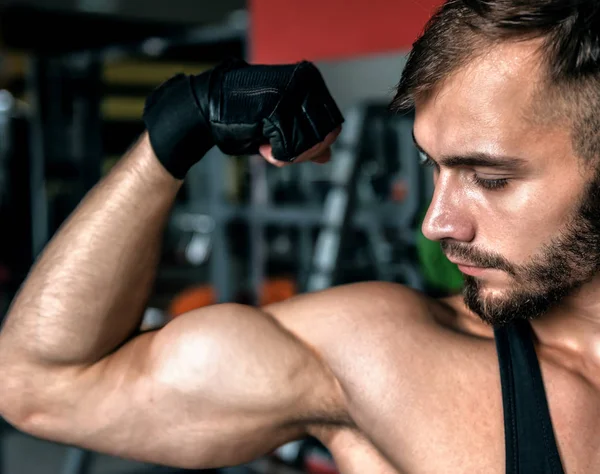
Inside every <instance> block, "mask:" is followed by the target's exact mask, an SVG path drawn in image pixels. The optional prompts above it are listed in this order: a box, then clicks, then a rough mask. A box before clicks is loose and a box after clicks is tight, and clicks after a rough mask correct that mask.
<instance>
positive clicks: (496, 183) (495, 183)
mask: <svg viewBox="0 0 600 474" xmlns="http://www.w3.org/2000/svg"><path fill="white" fill-rule="evenodd" d="M473 181H474V182H475V184H477V185H478V186H481V187H482V188H484V189H488V190H491V191H495V190H498V189H502V188H504V187H506V186H507V185H508V178H500V179H483V178H480V177H479V176H477V175H473Z"/></svg>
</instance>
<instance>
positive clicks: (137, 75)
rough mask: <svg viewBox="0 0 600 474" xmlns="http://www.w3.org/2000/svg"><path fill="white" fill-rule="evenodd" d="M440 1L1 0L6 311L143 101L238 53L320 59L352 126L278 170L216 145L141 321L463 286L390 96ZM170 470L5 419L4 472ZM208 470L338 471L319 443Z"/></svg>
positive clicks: (110, 159)
mask: <svg viewBox="0 0 600 474" xmlns="http://www.w3.org/2000/svg"><path fill="white" fill-rule="evenodd" d="M439 3H441V2H440V1H435V0H400V1H396V2H391V1H385V0H384V1H377V2H373V1H367V0H359V1H354V2H345V1H343V0H303V1H286V2H280V1H278V0H249V1H248V2H246V1H245V0H220V1H219V2H211V1H207V0H203V1H197V0H196V1H191V0H170V1H169V2H164V1H161V0H148V1H144V2H137V1H133V0H132V1H129V0H37V1H25V0H22V1H12V2H9V1H3V2H0V5H1V6H2V10H0V222H1V224H0V229H1V232H0V320H1V319H2V316H4V315H5V313H6V312H7V310H8V308H9V305H10V303H11V301H12V299H13V298H14V296H15V294H16V292H17V291H18V289H19V286H20V285H21V283H22V282H23V280H24V279H25V277H26V276H27V273H28V271H29V269H30V268H31V266H32V264H33V262H34V261H35V259H36V258H37V256H38V255H39V254H40V252H41V251H42V250H43V248H44V247H45V245H46V244H47V242H48V241H49V240H50V239H51V238H52V236H53V234H54V233H55V232H56V231H57V230H58V229H59V227H60V226H61V224H62V223H63V222H64V221H65V219H66V218H67V217H68V216H69V214H70V213H71V212H72V211H73V210H74V209H75V208H76V206H77V205H78V203H79V202H80V201H81V199H82V198H83V197H84V196H85V195H86V193H87V192H88V191H89V190H90V189H91V188H92V187H93V186H94V185H95V184H96V183H97V182H98V181H99V180H101V179H102V178H103V176H105V175H106V174H107V173H109V172H110V170H111V168H112V167H113V166H114V165H115V163H117V162H118V160H119V159H120V157H121V156H122V155H123V154H124V153H125V152H126V151H127V150H128V148H129V147H130V146H131V144H132V143H133V142H134V141H135V139H136V138H137V137H138V136H139V134H140V133H141V132H142V131H143V129H144V125H143V123H142V120H141V117H142V110H143V107H144V100H145V98H146V96H147V95H148V94H149V93H150V92H151V91H152V90H153V89H154V88H156V87H157V86H158V85H159V84H160V83H162V82H163V81H165V80H166V79H168V78H169V77H170V76H172V75H173V74H176V73H178V72H184V73H187V74H197V73H200V72H202V71H204V70H207V69H208V68H210V67H212V66H214V65H215V64H217V63H219V62H220V61H222V60H224V59H226V58H229V57H237V58H243V59H245V60H247V61H249V62H253V63H265V64H267V63H268V64H277V63H281V64H284V63H291V62H295V61H299V60H309V61H313V62H314V63H315V64H316V65H317V67H318V68H319V70H320V71H321V73H322V75H323V77H324V79H325V81H326V83H327V85H328V87H329V89H330V91H331V94H332V95H333V97H334V98H335V100H336V102H337V103H338V105H339V107H340V109H341V111H342V113H343V115H344V118H345V123H344V127H343V131H342V134H341V135H340V138H339V140H337V142H336V143H335V144H334V146H333V149H332V152H333V154H332V159H331V161H330V162H329V163H327V164H324V165H315V164H306V165H300V166H290V167H285V168H283V169H278V168H276V167H274V166H271V165H269V164H268V163H267V162H266V161H265V160H263V159H262V158H261V157H260V156H225V155H224V154H223V153H222V152H221V151H220V150H219V149H217V148H214V149H212V150H210V152H209V153H208V154H209V156H207V157H206V158H204V159H203V160H202V161H201V162H199V163H198V164H197V165H195V166H194V167H193V168H192V169H191V170H190V173H189V174H188V176H187V178H186V181H185V184H184V186H183V187H182V189H181V192H180V193H179V194H178V197H177V200H176V204H175V206H174V208H173V211H172V213H171V216H170V219H169V222H168V224H167V228H166V231H165V235H164V242H163V248H162V253H161V260H160V264H159V269H158V273H157V276H156V281H155V284H154V289H153V292H152V294H151V296H150V299H149V301H148V305H147V310H146V312H145V314H144V317H143V322H142V327H141V329H142V330H147V329H153V328H157V327H162V326H164V325H166V324H168V323H169V322H170V321H171V320H173V319H174V318H177V317H178V316H180V315H181V314H183V313H185V312H187V311H190V310H192V309H195V308H200V307H203V306H207V305H211V304H216V303H222V302H238V303H244V304H248V305H266V304H269V303H273V302H276V301H281V300H285V299H287V298H290V297H292V296H294V295H296V294H300V293H305V292H313V291H319V290H322V289H325V288H328V287H331V286H334V285H340V284H346V283H352V282H359V281H369V280H378V281H390V282H398V283H402V284H404V285H407V286H410V287H412V288H415V289H418V290H420V291H423V292H425V293H427V294H430V295H435V296H443V295H450V294H453V293H456V292H459V291H460V289H461V285H462V277H461V273H460V272H459V271H458V269H457V268H456V266H455V265H454V264H452V263H451V262H449V261H448V260H447V259H446V258H445V256H444V254H443V253H442V252H441V249H440V248H439V245H438V244H436V243H433V242H430V241H428V240H427V239H425V238H424V236H423V235H422V233H421V222H422V220H423V218H424V213H425V211H426V209H427V206H428V203H429V201H430V199H431V196H432V192H433V182H432V169H431V168H428V167H423V166H421V164H420V162H419V153H418V151H417V149H416V148H415V146H414V143H413V137H412V120H413V119H412V116H411V114H410V113H407V114H404V115H401V116H399V115H397V114H393V113H391V112H390V110H389V107H388V106H389V103H390V100H391V97H392V94H393V91H394V87H395V86H396V84H397V82H398V80H399V78H400V74H401V72H402V68H403V65H404V63H405V60H406V56H407V52H408V51H409V49H410V46H411V44H412V42H413V41H414V40H415V39H416V37H417V35H418V33H419V31H420V30H421V28H422V27H423V25H424V23H425V22H426V20H427V18H428V16H429V15H430V14H431V13H432V11H433V9H434V8H435V7H436V6H437V5H438V4H439ZM433 268H435V271H432V269H433ZM167 472H169V473H175V472H184V471H181V470H176V469H174V468H168V467H165V466H153V465H146V464H143V463H138V462H133V461H129V460H125V459H120V458H116V457H111V456H107V455H104V454H102V453H95V452H89V451H85V450H82V449H79V448H76V447H71V446H66V445H61V444H57V443H50V442H47V441H43V440H40V439H36V438H34V437H31V436H28V435H25V434H24V433H20V432H19V431H18V430H16V429H15V428H14V427H12V426H11V425H10V424H8V423H5V422H3V421H2V420H1V419H0V473H1V474H36V473H44V474H54V473H56V474H59V473H60V474H117V473H118V474H129V473H131V474H134V473H136V474H142V473H167ZM185 472H190V471H185ZM198 472H199V471H198ZM201 472H207V473H208V472H209V471H201ZM210 472H218V473H219V474H226V473H229V474H233V473H239V474H242V473H247V474H251V473H262V474H267V473H270V474H276V473H279V474H286V473H289V474H292V473H302V472H306V473H313V474H317V473H320V474H325V473H336V472H338V471H337V470H336V466H335V463H334V462H333V460H332V458H331V456H330V455H329V453H328V452H327V450H326V449H325V448H324V447H323V446H322V445H320V443H319V442H318V441H317V440H314V439H310V438H309V439H305V440H299V441H296V442H293V443H289V444H286V445H283V446H281V447H280V448H278V449H277V450H276V451H274V452H273V453H272V454H271V455H270V456H267V457H264V458H261V459H258V460H256V461H255V462H252V463H250V464H248V465H244V466H239V467H235V468H227V469H219V470H217V471H210Z"/></svg>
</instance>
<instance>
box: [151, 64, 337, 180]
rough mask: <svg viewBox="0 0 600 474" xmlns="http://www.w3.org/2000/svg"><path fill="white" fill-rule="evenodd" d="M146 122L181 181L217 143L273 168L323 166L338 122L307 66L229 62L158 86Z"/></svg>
mask: <svg viewBox="0 0 600 474" xmlns="http://www.w3.org/2000/svg"><path fill="white" fill-rule="evenodd" d="M144 121H145V123H146V126H147V128H148V132H149V136H150V141H151V143H152V146H153V148H154V150H155V152H156V154H157V156H158V158H159V160H161V162H162V163H163V164H164V165H165V167H166V168H167V169H168V170H169V171H171V172H172V174H174V175H176V176H182V175H185V173H186V172H187V170H188V169H189V167H191V166H192V165H193V164H194V163H195V162H196V161H198V160H199V159H200V158H201V157H202V156H203V155H204V154H205V153H206V151H207V150H208V149H209V148H211V147H212V146H215V145H216V146H218V147H219V148H220V149H221V150H222V151H223V152H224V153H226V154H228V155H245V154H256V153H259V152H260V153H261V154H262V155H263V156H264V157H265V158H266V159H267V160H268V161H269V162H271V163H273V164H275V165H277V166H282V165H284V164H286V163H291V162H295V161H307V160H313V161H317V162H324V161H327V159H328V155H329V146H330V145H331V144H332V143H333V141H334V140H335V138H336V137H337V134H338V133H339V131H340V126H341V124H342V123H343V121H344V119H343V117H342V114H341V112H340V111H339V109H338V107H337V105H336V103H335V101H334V100H333V98H332V97H331V94H330V93H329V91H328V89H327V86H326V85H325V82H324V80H323V78H322V76H321V74H320V72H319V71H318V69H317V68H316V67H315V66H314V65H313V64H311V63H309V62H306V61H303V62H300V63H297V64H290V65H281V66H264V65H256V66H253V65H249V64H248V63H246V62H244V61H241V60H231V61H227V62H224V63H222V64H220V65H219V66H217V67H215V68H214V69H211V70H209V71H207V72H205V73H202V74H200V75H197V76H186V75H182V74H179V75H177V76H175V77H173V78H171V79H170V80H169V81H167V82H166V83H164V84H163V85H161V86H160V87H159V88H158V89H157V90H156V91H154V92H153V94H152V95H151V96H150V97H149V98H148V100H147V102H146V108H145V110H144Z"/></svg>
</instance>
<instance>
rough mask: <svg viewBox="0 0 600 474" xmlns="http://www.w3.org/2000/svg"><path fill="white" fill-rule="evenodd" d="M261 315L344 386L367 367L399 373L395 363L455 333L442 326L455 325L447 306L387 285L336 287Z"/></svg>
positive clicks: (305, 295)
mask: <svg viewBox="0 0 600 474" xmlns="http://www.w3.org/2000/svg"><path fill="white" fill-rule="evenodd" d="M263 309H264V311H265V312H266V313H268V314H270V315H271V316H273V318H274V319H275V320H276V321H278V322H279V324H281V325H282V326H283V327H284V328H285V329H286V330H288V331H289V332H291V333H292V334H293V335H294V336H296V337H297V338H298V339H300V340H301V341H302V342H304V343H305V344H306V345H308V346H310V347H311V348H312V349H314V350H315V351H316V352H317V353H318V354H319V355H320V356H321V358H322V359H323V360H324V361H325V362H326V363H327V365H328V366H329V367H330V368H331V369H332V370H333V371H334V373H335V374H336V375H337V376H338V378H340V379H342V380H352V379H355V377H358V378H359V379H362V378H363V377H364V375H361V373H364V368H365V367H364V366H365V365H366V364H368V365H374V366H377V367H380V368H382V370H388V369H391V367H388V366H387V365H388V363H389V364H392V365H394V366H395V370H393V372H394V373H397V372H398V370H399V369H400V368H399V367H398V365H397V364H398V359H399V358H400V359H404V358H405V357H406V356H407V355H408V354H411V353H413V354H415V353H418V352H422V351H423V349H424V347H427V345H428V344H429V343H432V341H435V340H437V339H439V343H447V344H451V343H452V339H453V334H452V333H453V331H452V330H450V329H448V328H447V327H446V326H444V325H443V324H440V321H454V320H455V319H456V316H455V313H456V309H454V308H452V307H451V306H449V305H446V304H443V303H442V302H440V301H438V300H435V299H432V298H429V297H427V296H426V295H424V294H423V293H421V292H419V291H416V290H413V289H411V288H409V287H406V286H404V285H400V284H395V283H387V282H361V283H355V284H350V285H344V286H339V287H334V288H330V289H327V290H324V291H320V292H315V293H308V294H304V295H300V296H297V297H294V298H291V299H289V300H286V301H284V302H281V303H277V304H274V305H270V306H267V307H265V308H263ZM441 316H442V317H441ZM444 324H445V323H444ZM426 341H428V342H426ZM424 344H426V345H424ZM384 367H385V368H384ZM355 372H356V373H355Z"/></svg>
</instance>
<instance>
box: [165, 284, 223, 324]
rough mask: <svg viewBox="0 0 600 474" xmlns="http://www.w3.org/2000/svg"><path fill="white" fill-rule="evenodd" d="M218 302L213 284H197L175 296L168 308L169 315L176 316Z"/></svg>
mask: <svg viewBox="0 0 600 474" xmlns="http://www.w3.org/2000/svg"><path fill="white" fill-rule="evenodd" d="M216 302H217V295H216V292H215V290H214V289H213V288H212V287H211V286H207V285H202V286H195V287H192V288H188V289H186V290H184V291H182V292H181V293H179V294H178V295H177V296H175V298H173V300H172V301H171V304H170V305H169V308H168V309H167V313H168V315H169V317H171V318H174V317H176V316H180V315H182V314H183V313H187V312H188V311H192V310H194V309H198V308H203V307H205V306H210V305H211V304H216Z"/></svg>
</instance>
